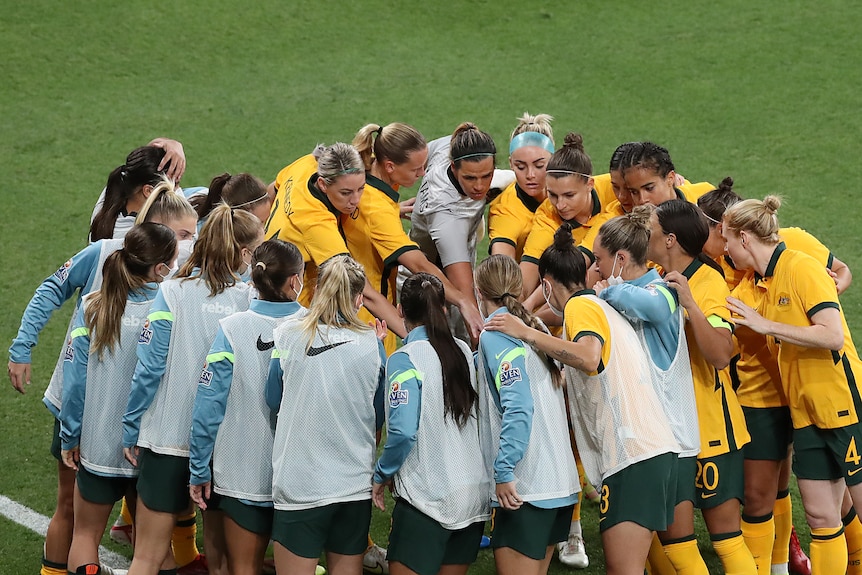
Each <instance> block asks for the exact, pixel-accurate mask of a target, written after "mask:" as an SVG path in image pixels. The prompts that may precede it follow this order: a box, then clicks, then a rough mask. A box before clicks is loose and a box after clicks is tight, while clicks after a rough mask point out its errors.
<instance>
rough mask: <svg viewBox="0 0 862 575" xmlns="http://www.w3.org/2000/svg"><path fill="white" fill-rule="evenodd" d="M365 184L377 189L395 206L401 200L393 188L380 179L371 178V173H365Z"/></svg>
mask: <svg viewBox="0 0 862 575" xmlns="http://www.w3.org/2000/svg"><path fill="white" fill-rule="evenodd" d="M365 183H366V184H368V185H370V186H371V187H372V188H375V189H378V190H380V191H381V192H383V193H384V194H386V195H387V196H388V197H389V199H390V200H392V201H393V202H395V203H396V204H397V203H398V202H399V201H400V200H401V196H399V195H398V192H396V191H395V188H393V187H392V186H390V185H389V184H387V183H386V182H384V181H383V180H381V179H380V178H378V177H375V176H372V175H371V172H365Z"/></svg>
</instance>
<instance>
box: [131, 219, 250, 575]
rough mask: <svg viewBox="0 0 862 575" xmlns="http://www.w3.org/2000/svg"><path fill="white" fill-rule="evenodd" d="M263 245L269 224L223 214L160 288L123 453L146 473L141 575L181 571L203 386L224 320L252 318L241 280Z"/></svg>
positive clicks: (135, 565)
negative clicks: (178, 542) (180, 529)
mask: <svg viewBox="0 0 862 575" xmlns="http://www.w3.org/2000/svg"><path fill="white" fill-rule="evenodd" d="M262 241H263V229H262V226H261V223H260V220H258V219H257V218H255V217H254V216H252V215H251V214H250V213H248V212H246V211H243V210H234V209H232V208H231V207H230V206H227V205H221V206H218V207H217V208H215V209H214V210H213V211H212V213H211V214H210V217H209V219H208V221H207V223H206V225H205V226H204V227H203V229H202V230H201V234H200V238H199V239H198V241H197V243H196V244H195V249H194V251H193V252H192V256H191V258H190V259H189V261H188V262H186V264H185V265H184V266H183V268H182V269H181V270H180V271H179V273H178V274H177V276H176V278H174V279H171V280H169V281H167V282H165V283H163V284H162V285H161V286H160V289H159V294H158V295H157V297H156V300H155V302H154V303H153V305H152V308H151V310H150V314H149V316H148V317H147V323H146V324H145V325H144V328H143V330H142V332H141V341H140V343H139V345H138V365H137V367H136V368H135V375H134V378H133V379H132V390H131V393H130V394H129V400H128V404H127V407H126V413H125V415H124V416H123V448H124V452H125V455H126V458H127V459H128V460H129V461H130V462H131V463H132V464H133V465H135V466H136V467H138V469H139V476H138V484H137V488H138V504H137V513H136V517H135V519H136V522H135V527H136V539H135V555H134V558H133V560H132V566H131V568H130V571H129V572H130V573H132V575H143V574H149V575H154V574H155V573H157V572H158V571H159V566H160V565H161V566H162V568H165V569H170V568H172V566H173V563H174V561H173V557H172V555H171V554H170V538H171V537H170V535H171V530H172V528H173V524H174V521H175V519H176V516H177V515H178V514H180V513H182V512H184V511H187V510H188V508H189V505H190V499H189V491H188V484H189V461H188V454H189V452H188V450H189V447H188V446H189V429H190V427H191V417H192V406H193V402H194V384H195V383H196V382H198V381H201V380H203V381H206V380H208V379H209V378H211V376H212V373H211V372H210V371H209V370H207V368H206V366H205V365H204V364H205V361H204V360H205V358H206V355H207V350H208V349H209V341H211V340H212V338H213V337H215V334H216V331H217V329H218V320H219V319H221V318H223V317H226V316H228V315H231V314H232V313H235V312H238V311H244V310H246V309H248V305H249V299H250V297H249V293H250V286H249V285H248V284H246V283H245V282H242V281H241V280H240V278H239V273H240V272H241V271H242V270H243V269H245V268H246V267H247V266H248V265H249V262H250V261H251V254H252V252H253V251H254V250H255V249H256V248H257V246H258V245H260V243H261V242H262ZM201 365H204V369H203V371H201V370H200V367H199V366H201ZM214 523H215V524H214V525H213V527H217V526H218V524H217V522H214ZM218 534H219V533H218V530H217V529H212V530H210V529H208V530H207V533H206V537H205V544H206V546H207V555H208V560H209V561H210V562H211V563H212V564H214V565H215V566H216V567H217V566H218V565H219V564H220V563H219V562H217V561H215V559H216V558H217V556H218V555H219V554H220V553H219V552H218V551H217V550H216V549H214V548H213V547H212V545H211V543H212V542H213V538H214V537H215V538H217V536H218ZM211 566H212V565H211Z"/></svg>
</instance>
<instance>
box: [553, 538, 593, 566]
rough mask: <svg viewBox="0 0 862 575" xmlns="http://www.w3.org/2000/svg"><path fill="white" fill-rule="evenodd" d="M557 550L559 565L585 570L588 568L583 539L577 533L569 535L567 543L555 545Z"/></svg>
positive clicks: (588, 563)
mask: <svg viewBox="0 0 862 575" xmlns="http://www.w3.org/2000/svg"><path fill="white" fill-rule="evenodd" d="M557 550H558V551H559V552H560V563H562V564H563V565H566V566H567V567H574V568H575V569H586V568H587V567H589V566H590V558H589V557H587V549H586V547H584V539H583V537H581V536H580V535H579V534H577V533H569V539H568V540H567V541H564V542H562V543H557Z"/></svg>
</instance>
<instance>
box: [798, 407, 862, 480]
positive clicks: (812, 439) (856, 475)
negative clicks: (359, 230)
mask: <svg viewBox="0 0 862 575" xmlns="http://www.w3.org/2000/svg"><path fill="white" fill-rule="evenodd" d="M860 449H862V423H860V422H856V423H853V424H851V425H845V426H844V427H837V428H835V429H820V428H818V427H815V426H813V425H809V426H808V427H803V428H802V429H795V430H793V473H795V474H796V476H797V477H798V478H799V479H815V480H832V479H841V478H843V479H844V481H845V483H847V485H850V486H852V485H858V484H859V483H862V454H860Z"/></svg>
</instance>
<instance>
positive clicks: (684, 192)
mask: <svg viewBox="0 0 862 575" xmlns="http://www.w3.org/2000/svg"><path fill="white" fill-rule="evenodd" d="M714 189H715V186H713V185H712V184H710V183H709V182H698V183H696V184H692V183H691V182H689V181H688V180H686V181H685V183H683V184H682V185H681V186H679V187H678V188H676V195H677V197H678V198H679V199H681V200H685V201H687V202H691V203H692V204H695V205H696V204H697V199H698V198H699V197H701V196H702V195H704V194H705V193H707V192H711V191H712V190H714Z"/></svg>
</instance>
